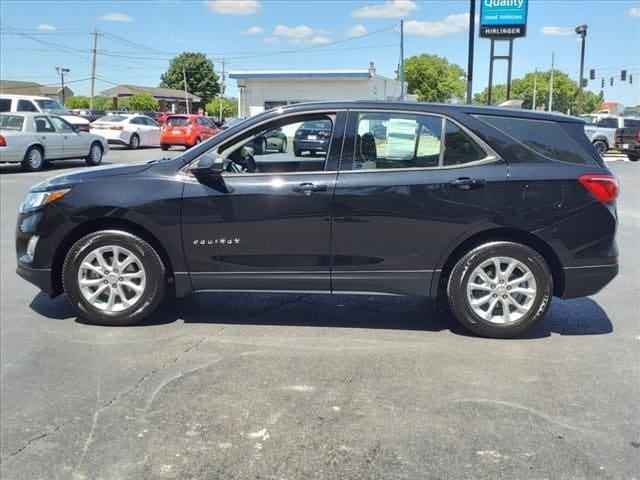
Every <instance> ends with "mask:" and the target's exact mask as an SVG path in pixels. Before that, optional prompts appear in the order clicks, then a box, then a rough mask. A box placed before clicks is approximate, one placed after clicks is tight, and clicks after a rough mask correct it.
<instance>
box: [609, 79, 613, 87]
mask: <svg viewBox="0 0 640 480" xmlns="http://www.w3.org/2000/svg"><path fill="white" fill-rule="evenodd" d="M609 85H611V86H612V87H613V77H611V79H610V80H609Z"/></svg>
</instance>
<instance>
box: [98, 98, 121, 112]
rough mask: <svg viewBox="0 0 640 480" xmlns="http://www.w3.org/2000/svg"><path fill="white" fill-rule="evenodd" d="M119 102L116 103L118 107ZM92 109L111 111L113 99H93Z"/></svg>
mask: <svg viewBox="0 0 640 480" xmlns="http://www.w3.org/2000/svg"><path fill="white" fill-rule="evenodd" d="M120 100H122V99H120ZM120 100H119V101H118V105H119V104H120ZM93 108H95V109H96V110H111V109H112V108H113V98H111V97H100V96H98V97H93Z"/></svg>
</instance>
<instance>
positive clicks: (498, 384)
mask: <svg viewBox="0 0 640 480" xmlns="http://www.w3.org/2000/svg"><path fill="white" fill-rule="evenodd" d="M180 151H181V150H179V149H173V150H171V151H169V152H161V151H160V150H159V149H144V150H140V151H135V152H130V151H126V150H120V149H119V148H114V149H113V150H112V151H111V152H110V153H109V155H108V156H106V157H105V163H131V162H135V161H142V160H148V159H152V158H158V157H161V156H165V155H167V154H169V155H176V154H179V153H180ZM610 165H611V167H612V168H613V170H614V171H615V173H616V174H617V175H618V177H619V179H620V182H621V185H622V194H621V197H620V199H619V207H618V211H619V216H620V227H619V236H618V242H619V248H620V256H621V271H620V275H619V276H618V277H617V278H616V279H615V280H614V282H613V283H612V284H611V285H609V287H608V288H606V289H605V290H604V291H603V292H601V293H600V294H598V295H596V296H594V297H591V298H583V299H577V300H569V301H562V300H558V299H554V301H553V303H552V308H551V311H550V313H549V315H548V316H547V318H546V319H545V320H544V322H542V323H541V324H539V325H537V326H536V327H535V328H534V329H533V330H532V331H530V332H529V333H528V334H527V335H526V337H524V338H521V339H516V340H489V339H482V338H477V337H475V336H472V335H470V334H468V333H466V332H465V331H464V330H462V329H461V328H460V327H459V326H458V325H457V323H456V322H455V321H454V320H453V319H452V318H450V317H449V316H448V315H445V314H442V313H438V312H435V311H433V310H432V309H431V308H430V306H429V304H428V303H427V302H425V301H422V300H416V299H411V298H395V297H379V298H378V297H368V296H334V297H325V296H319V295H266V294H262V295H257V294H251V295H248V294H247V295H242V294H231V293H229V294H198V295H194V296H192V297H190V298H188V299H184V300H180V301H174V302H168V303H167V304H166V305H165V306H164V307H163V308H162V309H161V311H159V312H157V313H156V314H154V315H153V317H152V319H151V320H150V321H148V322H146V323H145V324H143V325H141V326H137V327H125V328H107V327H98V326H91V325H86V324H83V323H80V322H78V321H77V320H76V318H75V316H74V314H73V311H72V309H71V305H70V303H69V302H68V300H67V298H66V297H65V296H61V297H59V298H56V299H54V300H51V299H49V298H48V297H47V296H45V295H43V294H41V293H38V291H37V289H36V288H35V287H33V286H31V285H30V284H28V283H26V282H25V281H23V280H21V279H19V278H18V277H17V276H16V274H15V273H14V269H15V258H14V251H13V236H14V232H13V229H14V227H15V220H16V212H17V208H18V205H19V203H20V202H21V201H22V199H23V197H24V195H25V194H26V191H27V189H28V187H29V186H30V185H31V184H33V183H36V182H38V181H40V180H42V179H45V178H47V177H49V176H51V175H54V174H57V173H62V172H68V171H70V170H72V169H74V168H80V167H83V166H84V163H83V162H81V161H78V162H67V163H63V162H58V163H56V164H55V165H54V167H53V168H52V169H50V170H47V171H44V172H38V173H23V172H21V171H20V170H19V168H17V167H13V166H2V167H0V172H1V174H0V190H1V197H0V200H1V201H0V211H1V225H2V229H1V236H0V241H1V249H0V256H1V276H0V279H1V298H0V303H1V309H0V314H1V315H0V316H1V318H0V332H1V335H0V347H1V351H0V354H1V370H0V374H1V383H0V387H1V399H0V400H1V402H0V413H1V424H2V429H1V437H0V438H1V454H0V465H1V466H0V469H1V473H2V475H1V476H2V478H6V479H40V478H41V479H74V480H80V479H134V478H175V479H191V478H193V479H258V478H260V479H312V478H317V479H379V478H384V479H476V478H477V479H480V478H483V479H488V478H490V479H510V480H511V479H523V478H526V479H601V478H602V479H633V478H640V407H639V405H640V403H639V394H640V348H639V347H640V329H639V328H638V327H639V326H640V316H639V314H638V312H639V311H640V297H639V295H638V293H639V284H640V276H639V273H638V272H639V271H640V254H639V249H638V238H640V165H637V164H634V163H631V162H626V161H613V162H611V163H610Z"/></svg>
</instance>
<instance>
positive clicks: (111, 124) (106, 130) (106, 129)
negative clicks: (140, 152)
mask: <svg viewBox="0 0 640 480" xmlns="http://www.w3.org/2000/svg"><path fill="white" fill-rule="evenodd" d="M91 132H92V133H95V134H97V135H101V136H103V137H105V138H106V139H107V141H108V142H109V143H112V144H116V145H125V146H127V147H129V148H130V149H132V150H135V149H136V148H138V147H159V146H160V125H158V124H157V123H156V122H155V120H153V118H151V117H147V116H146V115H138V114H135V113H119V114H115V115H107V116H106V117H102V118H99V119H98V120H96V121H94V122H93V123H92V124H91Z"/></svg>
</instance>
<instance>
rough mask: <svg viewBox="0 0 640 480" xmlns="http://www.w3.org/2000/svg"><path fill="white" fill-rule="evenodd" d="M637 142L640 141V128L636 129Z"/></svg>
mask: <svg viewBox="0 0 640 480" xmlns="http://www.w3.org/2000/svg"><path fill="white" fill-rule="evenodd" d="M636 142H638V143H640V128H639V129H638V130H636Z"/></svg>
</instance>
